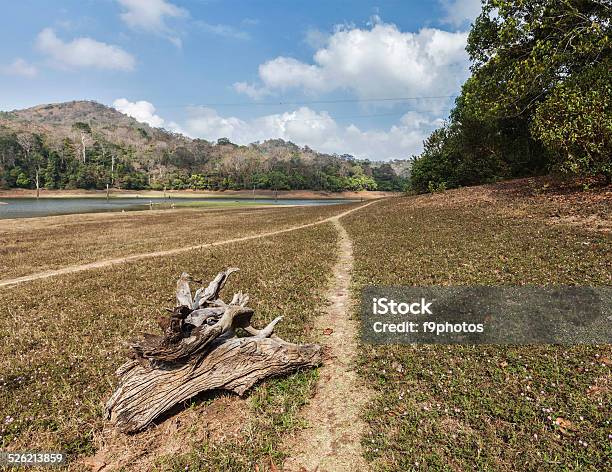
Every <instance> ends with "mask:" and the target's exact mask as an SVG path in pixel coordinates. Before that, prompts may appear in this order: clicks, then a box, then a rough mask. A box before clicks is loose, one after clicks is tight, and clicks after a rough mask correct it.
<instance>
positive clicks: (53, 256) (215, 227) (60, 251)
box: [0, 204, 354, 279]
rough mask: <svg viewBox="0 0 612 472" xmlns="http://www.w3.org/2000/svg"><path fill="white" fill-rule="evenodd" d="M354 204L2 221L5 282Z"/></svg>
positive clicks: (282, 224)
mask: <svg viewBox="0 0 612 472" xmlns="http://www.w3.org/2000/svg"><path fill="white" fill-rule="evenodd" d="M351 205H354V204H341V205H324V206H311V207H291V208H251V209H224V210H218V209H217V210H215V209H180V210H154V211H151V210H148V211H134V212H125V213H90V214H82V215H65V216H49V217H45V218H22V219H12V220H1V227H0V268H1V269H0V279H9V278H13V277H18V276H21V275H27V274H32V273H36V272H42V271H44V270H49V269H57V268H60V267H65V266H68V265H73V264H81V263H87V262H92V261H96V260H99V259H105V258H111V257H120V256H121V257H122V256H127V255H131V254H138V253H143V252H152V251H159V250H168V249H172V248H178V247H184V246H194V245H198V244H204V243H210V242H213V241H218V240H223V239H232V238H236V237H240V236H247V235H251V234H256V233H260V232H270V231H274V230H278V229H283V228H287V227H290V226H296V225H300V224H304V223H309V222H314V221H318V220H321V219H324V218H328V217H330V216H333V215H335V214H337V213H341V212H342V211H344V210H346V209H348V208H350V207H351Z"/></svg>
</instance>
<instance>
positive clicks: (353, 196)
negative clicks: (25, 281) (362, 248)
mask: <svg viewBox="0 0 612 472" xmlns="http://www.w3.org/2000/svg"><path fill="white" fill-rule="evenodd" d="M397 195H400V192H383V191H360V192H348V191H347V192H324V191H320V190H279V191H278V192H276V195H275V192H274V191H273V190H256V191H255V192H254V193H253V191H252V190H224V191H209V190H167V191H166V192H164V191H162V190H117V189H115V190H111V192H110V198H164V196H165V197H166V198H169V199H172V198H198V197H207V198H220V199H227V198H237V199H249V198H257V199H262V198H265V199H271V200H274V199H276V198H277V199H278V200H293V199H312V200H318V199H320V200H338V199H346V200H372V199H376V198H384V197H391V196H397ZM105 197H106V190H83V189H75V190H46V189H41V190H40V198H105ZM0 198H36V190H32V189H9V190H0Z"/></svg>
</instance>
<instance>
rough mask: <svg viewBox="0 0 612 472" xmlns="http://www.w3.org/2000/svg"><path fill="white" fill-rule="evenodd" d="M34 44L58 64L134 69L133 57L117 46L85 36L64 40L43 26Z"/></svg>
mask: <svg viewBox="0 0 612 472" xmlns="http://www.w3.org/2000/svg"><path fill="white" fill-rule="evenodd" d="M36 46H37V48H38V50H39V51H41V52H43V53H44V54H46V55H48V56H49V57H50V58H51V59H52V60H53V61H54V63H55V64H57V65H60V66H65V67H95V68H98V69H117V70H132V69H134V63H135V60H134V57H133V56H132V55H131V54H129V53H127V52H126V51H124V50H123V49H121V48H120V47H119V46H114V45H112V44H106V43H102V42H100V41H96V40H94V39H91V38H86V37H83V38H76V39H73V40H72V41H70V42H65V41H63V40H61V39H60V38H58V37H57V35H56V34H55V31H53V29H51V28H45V29H44V30H42V31H41V32H40V33H39V34H38V38H37V40H36Z"/></svg>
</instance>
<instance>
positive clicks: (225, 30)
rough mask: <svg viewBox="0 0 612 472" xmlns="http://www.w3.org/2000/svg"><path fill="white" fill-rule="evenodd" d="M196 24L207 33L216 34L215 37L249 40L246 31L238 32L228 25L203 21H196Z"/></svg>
mask: <svg viewBox="0 0 612 472" xmlns="http://www.w3.org/2000/svg"><path fill="white" fill-rule="evenodd" d="M196 24H197V25H198V26H199V27H200V28H201V29H202V30H203V31H206V32H207V33H211V34H216V35H217V36H224V37H226V38H233V39H242V40H246V39H250V38H251V36H250V35H249V33H247V32H246V31H240V30H239V29H236V28H234V27H232V26H229V25H222V24H216V25H213V24H211V23H206V22H205V21H198V22H196Z"/></svg>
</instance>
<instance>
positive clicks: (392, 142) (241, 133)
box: [184, 107, 441, 160]
mask: <svg viewBox="0 0 612 472" xmlns="http://www.w3.org/2000/svg"><path fill="white" fill-rule="evenodd" d="M190 113H191V116H190V117H189V118H188V119H187V120H186V123H185V125H184V128H185V130H186V131H187V133H188V134H189V135H191V136H197V137H200V138H204V139H207V140H210V141H215V140H216V139H218V138H221V137H226V138H229V139H230V140H231V141H232V142H235V143H238V144H249V143H251V142H254V141H263V140H266V139H270V138H282V139H286V140H289V141H292V142H294V143H296V144H298V145H302V146H303V145H308V146H310V147H311V148H313V149H315V150H318V151H321V152H328V153H338V154H344V153H349V154H353V155H355V156H357V157H361V158H369V159H372V160H387V159H392V158H408V157H410V156H411V155H413V154H418V153H419V152H420V151H421V148H422V142H423V140H424V139H425V138H426V137H427V135H428V134H429V133H430V132H431V131H432V130H433V129H435V128H436V127H438V126H440V124H441V123H440V120H436V119H432V118H430V117H429V116H428V115H427V114H423V113H419V112H408V113H406V114H405V115H404V116H402V118H401V119H400V120H399V123H398V124H396V125H393V126H391V127H390V128H388V129H386V130H368V131H364V130H362V129H360V128H359V127H358V126H356V125H354V124H349V125H346V126H343V125H340V124H338V123H337V122H336V121H335V120H334V119H333V118H332V117H331V116H330V115H329V114H328V113H327V112H325V111H323V112H316V111H314V110H312V109H310V108H308V107H300V108H298V109H296V110H293V111H288V112H285V113H279V114H273V115H266V116H262V117H259V118H254V119H251V120H242V119H240V118H237V117H234V116H229V117H224V116H221V115H219V114H218V113H217V111H216V110H214V109H212V108H205V107H200V108H194V109H192V110H191V112H190Z"/></svg>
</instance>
